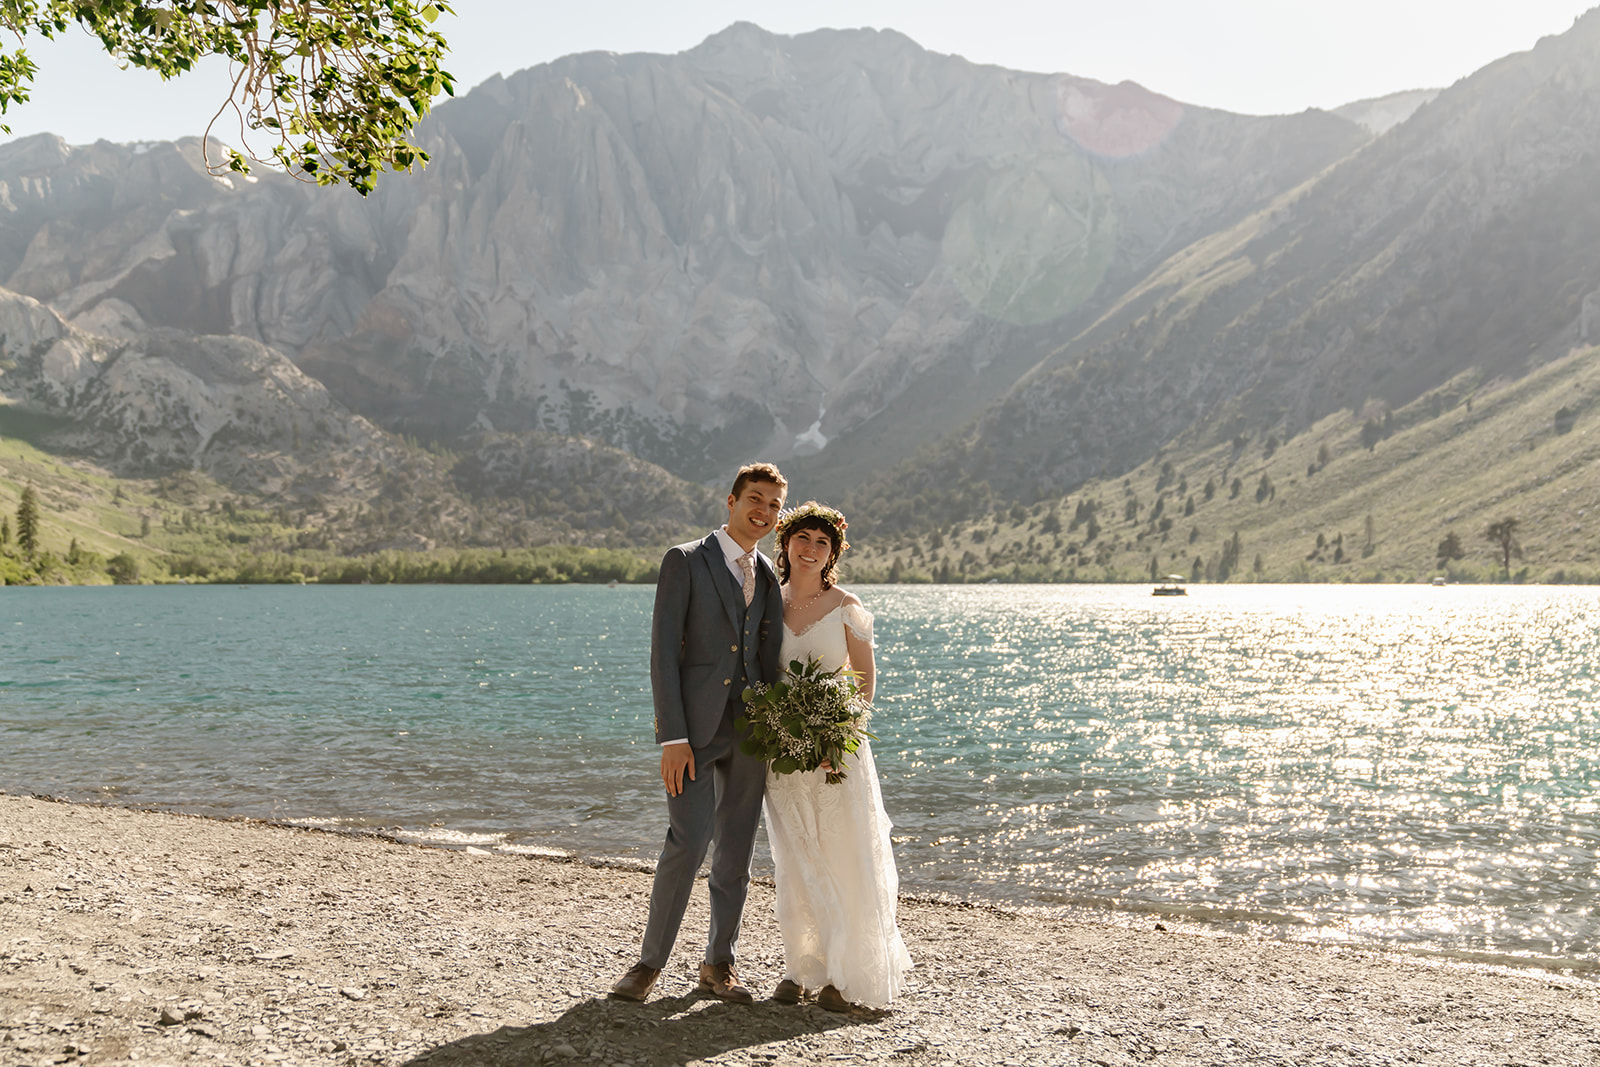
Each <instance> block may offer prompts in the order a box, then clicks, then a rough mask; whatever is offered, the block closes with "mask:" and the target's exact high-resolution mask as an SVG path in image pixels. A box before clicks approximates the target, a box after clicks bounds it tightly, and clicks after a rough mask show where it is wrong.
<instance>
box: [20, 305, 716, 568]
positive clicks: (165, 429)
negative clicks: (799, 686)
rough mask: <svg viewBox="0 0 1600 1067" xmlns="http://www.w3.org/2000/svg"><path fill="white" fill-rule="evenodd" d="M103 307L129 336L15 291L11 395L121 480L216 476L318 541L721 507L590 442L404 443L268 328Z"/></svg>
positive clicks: (505, 534)
mask: <svg viewBox="0 0 1600 1067" xmlns="http://www.w3.org/2000/svg"><path fill="white" fill-rule="evenodd" d="M96 307H97V309H98V313H99V317H100V319H101V322H102V325H104V326H106V327H107V332H108V333H114V334H115V336H108V335H105V334H96V333H90V332H88V331H86V330H84V329H81V328H79V327H77V326H73V325H70V324H68V323H66V322H64V321H63V320H62V319H61V317H60V315H58V314H57V313H56V312H55V311H53V310H52V309H51V308H49V307H47V306H45V305H43V304H40V303H39V302H38V301H36V300H33V299H32V298H30V297H25V296H19V295H17V294H15V293H11V292H7V291H5V290H0V396H4V397H5V398H6V399H7V400H9V401H11V402H16V403H23V404H26V405H28V406H29V407H30V408H32V409H34V410H37V411H41V412H45V413H48V414H50V415H55V416H58V417H60V418H61V419H62V422H63V424H62V426H61V428H59V429H57V430H55V431H54V432H52V433H51V434H50V435H49V438H48V439H47V441H46V442H45V443H46V444H48V445H49V446H51V447H53V448H57V449H60V450H63V451H66V452H70V453H74V454H79V455H87V456H91V457H93V458H95V459H97V460H99V461H101V462H103V463H104V464H105V465H106V466H108V467H110V468H111V469H113V470H115V471H117V472H119V473H121V474H124V475H135V476H145V477H154V476H160V475H167V474H172V473H175V472H180V471H201V472H203V473H206V474H209V475H211V476H212V477H214V478H216V479H217V480H218V481H219V482H222V483H223V484H225V485H227V486H229V487H230V488H232V489H233V490H235V491H236V492H239V493H243V494H246V495H247V496H248V497H251V498H254V499H256V500H258V501H260V502H263V503H267V504H271V505H275V506H279V507H287V508H292V509H294V510H295V511H296V512H297V513H298V514H299V515H300V516H302V517H303V520H304V523H305V525H306V526H307V527H308V528H309V529H310V530H311V531H313V534H312V540H311V541H310V542H309V544H310V545H311V546H312V547H333V548H342V549H347V550H355V551H370V550H373V549H377V548H429V547H433V546H435V545H437V544H441V543H445V544H493V545H506V544H521V545H531V544H543V543H547V542H550V541H577V542H595V541H599V542H602V543H603V542H605V541H607V540H609V539H611V538H613V537H617V538H621V539H622V540H623V541H628V540H629V539H630V538H631V539H632V541H633V542H635V543H652V542H659V541H662V540H670V539H672V538H675V537H678V536H682V535H683V534H684V533H685V531H690V530H695V529H700V528H702V527H703V525H704V524H705V523H707V522H708V521H710V520H711V518H712V517H713V516H714V514H715V512H714V509H713V508H712V506H711V505H712V504H713V496H714V494H712V493H710V492H709V491H706V490H703V489H701V488H699V487H698V486H693V485H689V484H686V483H684V482H682V481H680V480H679V479H676V478H674V477H672V476H671V475H669V474H667V472H665V471H663V470H662V469H661V468H659V467H656V466H654V465H653V464H649V463H646V462H644V461H643V460H640V459H637V458H636V457H634V456H631V455H629V454H627V453H625V452H622V451H620V450H618V449H614V448H609V447H606V446H604V445H600V444H597V443H595V442H593V441H587V440H574V439H570V438H562V437H556V436H554V435H549V434H527V435H522V436H520V437H516V436H512V435H503V434H502V435H490V436H485V435H478V437H477V438H475V439H472V440H469V441H466V442H464V443H463V444H464V448H465V451H464V453H463V454H460V455H451V454H444V455H440V454H434V453H427V452H422V451H420V450H418V449H415V448H410V447H407V446H406V445H405V444H404V443H403V442H402V441H400V440H398V439H397V438H396V437H395V436H394V435H392V434H390V433H387V432H386V431H384V430H381V429H379V428H378V427H377V426H375V425H373V424H372V422H371V421H369V420H368V419H367V418H365V417H364V416H361V415H357V414H354V413H352V412H351V411H349V410H348V409H347V408H346V407H345V406H344V405H343V404H341V403H340V402H339V401H338V400H337V399H335V398H334V397H333V396H332V395H331V394H330V393H329V391H328V390H327V389H326V388H324V387H323V385H322V384H321V383H320V382H318V381H316V380H315V379H313V378H311V377H310V376H308V375H306V374H305V373H304V372H302V371H301V370H300V369H299V368H297V367H296V366H295V365H294V364H293V363H292V362H290V361H289V359H288V358H287V357H285V356H284V355H283V354H282V353H280V352H278V351H277V350H275V349H273V348H269V347H268V346H266V345H263V344H261V343H260V342H258V341H252V340H249V339H248V338H243V337H237V336H214V335H195V334H189V333H185V332H182V331H179V330H173V329H168V328H140V327H137V326H136V325H135V324H134V322H133V320H134V319H135V318H136V316H135V315H134V313H133V312H132V311H131V309H129V308H126V307H122V308H120V309H119V308H118V307H117V306H116V302H115V301H102V302H101V303H99V304H98V305H97V306H96ZM92 317H93V316H92V315H91V316H88V318H92ZM374 509H377V510H376V511H374Z"/></svg>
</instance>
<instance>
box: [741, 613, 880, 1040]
mask: <svg viewBox="0 0 1600 1067" xmlns="http://www.w3.org/2000/svg"><path fill="white" fill-rule="evenodd" d="M846 626H848V627H849V628H850V629H851V630H852V631H854V633H855V635H856V637H857V638H858V639H861V640H864V641H866V642H867V643H869V644H870V643H871V642H872V615H871V614H870V613H869V612H868V611H867V610H866V609H865V608H863V607H861V606H860V605H858V604H841V605H839V607H837V608H834V609H833V610H832V611H830V612H828V614H826V615H824V616H823V617H822V618H820V619H818V620H817V621H816V622H815V623H813V624H812V625H811V626H809V627H807V628H806V630H805V631H804V632H803V633H798V634H797V633H794V632H793V631H792V630H790V629H789V627H788V626H787V625H785V626H784V628H783V659H782V662H783V663H784V664H788V663H789V662H790V661H791V660H799V661H800V662H802V663H804V662H805V661H806V660H807V658H809V657H811V656H815V657H817V658H818V659H820V660H821V661H822V665H823V667H824V668H826V669H828V670H832V669H833V668H835V667H841V666H843V665H845V664H846V663H847V662H848V661H849V653H848V651H847V646H846V645H845V627H846ZM868 728H869V729H870V726H869V727H868ZM845 772H846V773H845V779H844V781H843V782H840V783H838V784H837V785H829V784H828V780H827V772H826V771H820V770H818V771H808V772H803V773H795V774H773V773H772V771H771V770H770V769H769V770H768V771H767V798H766V801H765V812H766V820H767V840H768V841H769V843H770V844H771V846H772V862H773V866H774V868H775V872H774V879H775V881H776V882H777V887H778V931H779V933H780V934H782V936H783V955H784V966H785V971H786V975H787V977H789V978H792V979H793V980H794V981H796V982H799V983H800V984H801V985H803V986H805V987H806V988H807V989H820V988H821V987H823V986H824V985H827V984H829V983H832V984H833V986H834V987H835V988H837V989H838V990H839V992H840V993H841V994H843V996H844V998H845V999H846V1000H848V1001H851V1002H852V1003H855V1004H862V1005H865V1006H867V1007H871V1008H884V1007H888V1005H889V1003H890V1001H892V1000H893V999H894V998H895V996H896V995H897V994H898V993H899V992H900V991H901V990H902V989H903V988H904V986H905V972H906V971H907V970H909V969H910V968H911V955H910V953H908V952H907V951H906V945H905V941H904V939H902V938H901V936H900V929H899V927H898V926H896V925H895V899H896V895H897V893H898V892H899V888H900V878H899V876H898V875H897V874H896V873H895V869H894V854H893V853H892V852H891V851H890V846H889V828H890V823H889V816H888V814H887V813H885V812H884V810H883V794H882V792H880V790H879V788H878V768H877V765H876V764H875V763H873V760H872V745H871V742H870V741H867V740H865V739H863V741H862V743H861V747H860V748H859V749H858V750H857V751H856V752H855V754H854V755H852V756H848V757H846V758H845Z"/></svg>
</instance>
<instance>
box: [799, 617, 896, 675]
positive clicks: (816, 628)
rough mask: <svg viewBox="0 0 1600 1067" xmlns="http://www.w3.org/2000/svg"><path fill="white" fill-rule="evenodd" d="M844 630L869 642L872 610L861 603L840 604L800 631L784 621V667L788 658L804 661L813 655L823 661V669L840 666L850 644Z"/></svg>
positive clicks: (844, 660)
mask: <svg viewBox="0 0 1600 1067" xmlns="http://www.w3.org/2000/svg"><path fill="white" fill-rule="evenodd" d="M847 630H848V631H849V632H851V633H854V634H855V635H856V638H857V639H858V640H861V641H865V642H866V643H867V644H869V645H871V644H872V643H873V642H872V613H871V612H870V611H868V610H867V609H866V608H864V607H862V606H861V605H860V604H849V603H841V604H840V605H839V606H838V607H836V608H834V609H833V610H832V611H830V612H828V613H827V614H826V615H823V616H822V617H821V618H819V619H817V620H816V621H815V622H813V623H812V624H811V625H810V626H807V627H806V628H805V629H803V630H801V631H800V632H799V633H795V632H794V631H793V630H791V629H789V624H788V623H784V624H783V646H782V647H783V651H782V657H783V658H782V661H781V662H782V663H783V665H784V667H785V668H787V667H788V665H789V662H790V661H791V660H799V661H800V662H801V663H804V662H805V661H806V660H808V659H810V658H811V657H812V656H815V657H816V658H817V659H819V660H821V661H822V667H823V669H824V670H829V671H831V670H834V669H835V668H838V667H843V666H844V665H845V664H847V663H849V662H850V646H849V645H848V644H847V643H846V641H845V633H846V631H847Z"/></svg>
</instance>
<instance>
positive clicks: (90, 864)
mask: <svg viewBox="0 0 1600 1067" xmlns="http://www.w3.org/2000/svg"><path fill="white" fill-rule="evenodd" d="M649 889H650V874H649V872H648V871H647V870H642V869H634V868H629V867H626V866H606V865H594V864H588V863H584V862H581V861H578V860H572V859H563V858H555V857H529V856H505V855H498V854H488V853H483V852H479V851H477V850H471V849H464V850H463V849H440V848H428V847H421V846H417V845H409V844H403V843H399V842H397V841H394V840H390V839H387V838H385V837H383V836H381V835H365V836H363V835H351V834H342V833H329V832H324V831H319V830H314V829H307V828H297V827H291V826H281V825H276V824H271V823H263V822H255V821H248V820H233V821H221V820H214V819H204V818H198V817H193V816H187V815H180V814H171V813H162V812H151V811H132V810H126V809H119V808H110V807H97V806H86V805H78V804H70V803H64V802H58V801H55V800H50V799H46V798H36V797H24V796H13V795H3V794H0V1064H3V1065H6V1067H11V1065H17V1067H22V1065H28V1067H33V1065H44V1064H52V1065H53V1064H77V1063H82V1064H123V1063H139V1064H178V1063H186V1064H187V1063H195V1064H212V1063H217V1064H238V1065H267V1064H344V1065H356V1064H372V1065H377V1064H384V1065H399V1064H413V1063H415V1064H423V1063H426V1064H462V1065H466V1064H488V1065H502V1064H504V1065H510V1064H519V1065H535V1064H555V1063H575V1064H607V1065H614V1067H644V1065H657V1064H660V1065H667V1064H674V1065H676V1064H691V1063H716V1064H802V1063H804V1064H812V1063H819V1062H828V1063H867V1062H880V1061H881V1062H884V1063H891V1064H907V1065H921V1064H927V1065H933V1064H941V1065H942V1064H976V1065H983V1067H987V1065H1008V1067H1009V1065H1017V1064H1029V1065H1031V1064H1085V1065H1088V1064H1099V1065H1123V1064H1130V1065H1131V1064H1195V1065H1200V1064H1208V1065H1209V1064H1225V1063H1241V1064H1243V1063H1250V1064H1339V1065H1351V1064H1401V1063H1410V1064H1438V1065H1441V1067H1445V1065H1448V1067H1460V1065H1463V1064H1504V1065H1513V1064H1551V1065H1572V1067H1593V1065H1595V1064H1597V1063H1600V1036H1597V1035H1600V984H1597V983H1595V982H1594V981H1593V980H1592V979H1589V978H1585V977H1583V976H1578V975H1571V974H1564V973H1553V972H1549V971H1540V970H1532V969H1519V968H1510V967H1500V966H1489V965H1484V964H1475V963H1466V962H1461V961H1458V960H1452V959H1445V958H1430V957H1424V956H1415V955H1406V954H1399V953H1389V952H1384V951H1377V950H1370V949H1360V948H1350V947H1325V946H1315V945H1304V944H1294V943H1285V942H1278V941H1261V940H1252V939H1249V938H1245V937H1236V936H1229V935H1223V934H1219V933H1217V932H1214V931H1208V930H1205V929H1202V928H1189V927H1184V926H1182V925H1180V924H1176V923H1171V922H1170V921H1163V920H1162V919H1161V918H1160V917H1158V916H1148V917H1146V916H1139V917H1134V918H1132V919H1127V920H1126V921H1122V922H1107V923H1104V924H1096V923H1086V922H1081V921H1075V920H1065V919H1058V918H1045V917H1040V916H1038V915H1031V914H1026V913H1022V912H1015V911H1006V910H1000V909H991V908H985V907H974V906H968V905H959V904H950V903H938V902H929V901H921V900H910V899H907V900H903V901H902V903H901V911H900V924H901V928H902V930H903V931H904V933H905V936H906V940H907V943H908V945H909V947H910V949H911V953H912V955H913V957H914V958H915V959H916V969H915V970H914V971H913V972H912V975H911V982H910V988H909V990H908V992H907V994H906V995H905V996H904V997H903V999H902V1000H901V1001H899V1002H897V1004H896V1005H895V1007H894V1008H893V1009H892V1010H890V1011H886V1012H870V1011H858V1012H855V1013H852V1014H849V1015H841V1014H834V1013H830V1012H827V1011H824V1010H822V1009H820V1008H818V1007H817V1006H816V1005H814V1004H811V1003H804V1004H801V1005H798V1006H783V1005H779V1004H776V1003H773V1002H772V1001H770V1000H768V999H765V998H766V997H768V996H770V994H771V992H772V988H773V986H774V985H775V984H776V982H777V981H778V979H779V978H781V977H782V964H781V950H780V946H779V941H778V937H777V930H776V926H775V923H774V921H773V917H772V916H773V894H772V889H771V886H770V885H763V884H760V883H757V884H756V886H755V887H754V888H753V890H752V893H751V897H750V902H749V906H748V908H747V911H746V919H745V926H744V933H743V937H742V940H741V946H740V950H741V958H742V959H741V970H742V972H743V974H744V975H745V976H746V980H747V984H749V985H751V987H752V989H753V990H754V991H755V993H756V994H757V998H758V999H757V1002H756V1003H755V1004H754V1005H753V1006H748V1007H745V1006H738V1005H731V1004H724V1003H721V1002H719V1001H716V1000H714V999H709V998H703V997H699V996H697V995H695V993H694V968H695V964H696V963H697V962H698V957H697V952H696V948H697V946H698V941H699V938H700V937H701V936H703V931H704V929H705V924H706V913H705V890H704V887H703V883H702V886H701V888H700V889H699V891H698V893H697V896H696V898H695V901H694V902H693V903H692V904H691V909H690V913H689V916H688V918H687V919H686V921H685V925H684V930H685V936H684V939H683V940H682V941H681V942H680V945H679V948H678V953H677V955H676V956H675V957H674V959H673V962H672V963H671V964H670V965H669V968H668V970H667V971H666V972H665V973H664V974H663V975H662V978H661V981H660V983H659V984H658V985H657V988H656V992H655V993H654V995H653V996H652V997H651V998H650V1000H649V1001H647V1002H646V1003H643V1004H631V1003H626V1002H620V1001H614V1000H609V999H607V997H606V991H607V989H608V988H609V986H610V983H611V982H612V981H614V980H615V979H616V978H617V977H618V976H619V975H620V974H621V973H622V971H624V970H625V969H626V968H627V967H628V966H629V965H630V964H631V963H632V962H633V960H634V954H635V952H636V950H637V949H636V946H637V942H638V937H639V933H640V929H641V927H642V925H643V922H644V918H645V908H646V901H647V898H648V894H649Z"/></svg>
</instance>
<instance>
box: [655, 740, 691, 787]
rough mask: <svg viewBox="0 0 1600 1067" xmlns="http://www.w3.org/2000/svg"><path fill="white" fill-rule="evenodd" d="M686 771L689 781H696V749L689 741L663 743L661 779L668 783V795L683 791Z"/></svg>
mask: <svg viewBox="0 0 1600 1067" xmlns="http://www.w3.org/2000/svg"><path fill="white" fill-rule="evenodd" d="M686 773H687V774H688V776H689V781H691V782H692V781H694V749H693V748H691V747H690V746H689V742H687V741H681V742H679V743H678V744H675V745H662V746H661V780H662V781H663V782H665V783H666V784H667V795H668V796H674V797H675V796H677V795H678V794H679V793H681V792H683V776H684V774H686Z"/></svg>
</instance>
